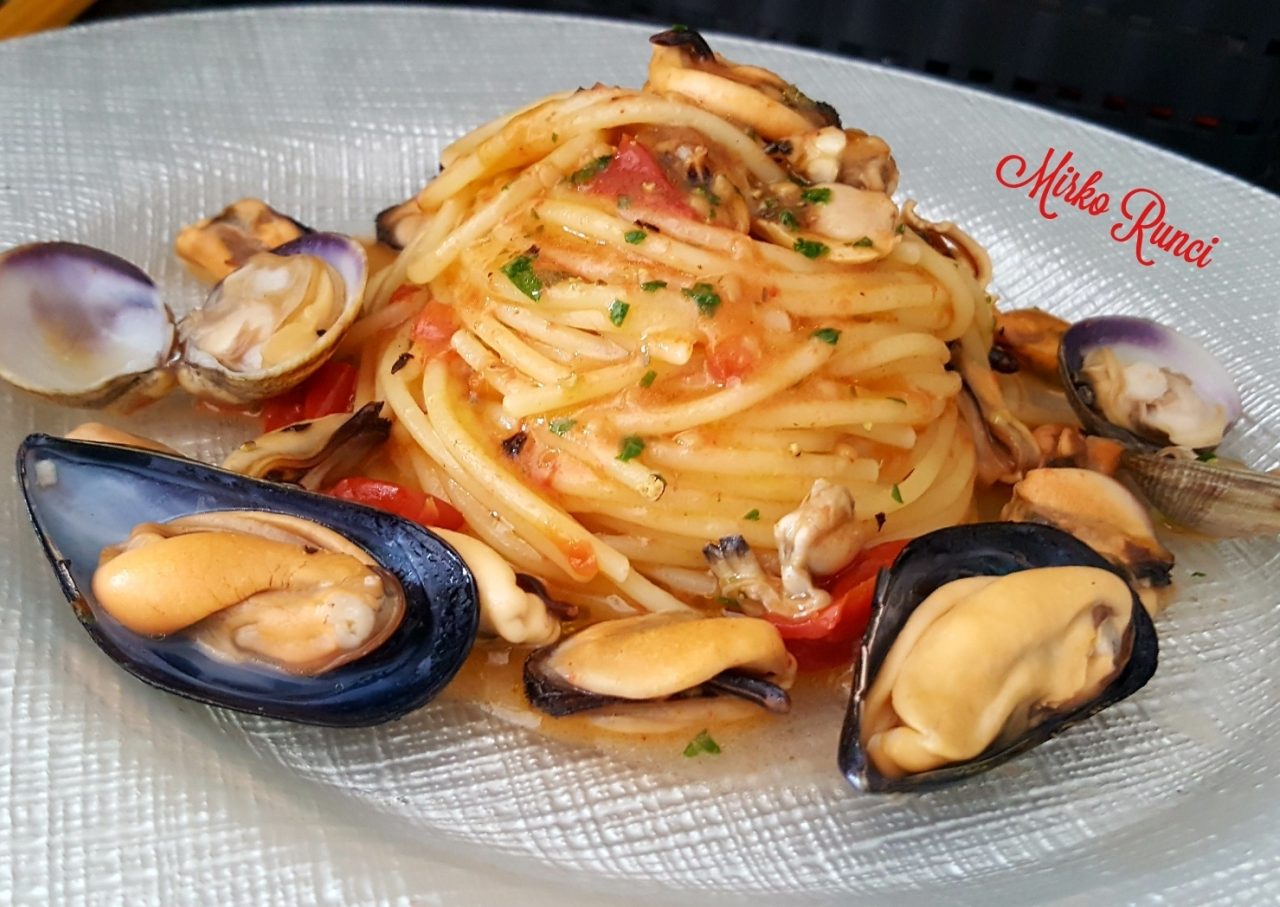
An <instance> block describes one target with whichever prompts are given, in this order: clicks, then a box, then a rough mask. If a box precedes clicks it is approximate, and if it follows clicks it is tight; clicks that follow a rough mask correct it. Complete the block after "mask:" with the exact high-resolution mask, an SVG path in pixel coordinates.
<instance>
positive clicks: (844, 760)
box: [838, 523, 1158, 793]
mask: <svg viewBox="0 0 1280 907" xmlns="http://www.w3.org/2000/svg"><path fill="white" fill-rule="evenodd" d="M1073 565H1078V566H1085V567H1097V568H1099V569H1102V570H1107V571H1110V572H1111V573H1114V574H1116V575H1117V576H1120V577H1121V578H1122V579H1123V578H1124V576H1123V574H1122V573H1120V571H1118V570H1117V569H1116V568H1115V567H1112V566H1111V565H1110V564H1108V563H1107V561H1106V560H1104V559H1103V558H1102V556H1101V555H1099V554H1098V553H1097V552H1096V551H1094V550H1093V549H1092V548H1090V547H1089V546H1088V545H1086V544H1084V543H1083V542H1081V541H1079V540H1078V539H1076V538H1074V537H1073V536H1070V535H1068V534H1067V533H1065V532H1062V531H1061V530H1058V529H1054V528H1053V527H1051V526H1041V525H1037V524H1032V523H977V524H973V525H968V526H953V527H950V528H947V529H939V530H937V531H936V532H930V533H928V534H927V535H923V536H921V537H920V538H918V539H915V540H914V541H912V542H911V543H909V544H908V545H907V546H906V547H905V548H903V549H902V553H901V554H899V555H898V557H897V560H895V561H894V562H893V566H892V567H891V568H890V569H889V570H887V571H885V570H882V571H881V572H880V576H879V579H878V580H877V582H876V591H875V598H874V600H873V604H872V608H873V612H872V616H871V623H870V624H869V625H868V627H867V631H866V633H865V635H864V636H863V639H862V645H861V647H860V649H859V657H858V664H857V669H856V672H855V675H854V687H853V694H852V696H851V697H850V700H849V710H848V713H847V714H846V717H845V723H844V727H843V729H842V730H841V733H840V749H839V753H838V761H839V764H840V770H841V771H842V772H843V773H844V776H845V778H847V779H848V781H849V783H850V784H851V785H853V787H854V788H855V789H856V790H858V791H861V792H864V793H885V792H893V791H903V792H917V791H926V790H930V789H933V788H938V787H942V786H945V785H948V784H952V783H954V782H957V781H962V780H964V779H965V778H969V777H972V776H973V775H976V774H979V773H981V772H984V771H987V770H988V769H991V768H994V767H995V766H997V765H1000V764H1001V763H1003V762H1008V761H1009V760H1010V759H1013V758H1014V757H1016V756H1019V755H1021V754H1022V753H1025V752H1026V751H1027V750H1029V749H1032V748H1033V747H1036V746H1039V745H1040V744H1041V743H1044V742H1045V741H1046V740H1048V739H1049V738H1050V737H1052V736H1054V735H1055V734H1057V733H1059V732H1060V731H1062V730H1064V729H1066V728H1068V727H1070V726H1071V725H1073V724H1076V723H1078V722H1080V721H1084V720H1085V719H1086V718H1088V717H1090V716H1091V715H1094V714H1096V713H1097V712H1099V711H1101V710H1102V709H1104V708H1106V707H1107V706H1110V705H1113V704H1115V703H1117V702H1119V701H1120V700H1122V699H1124V698H1126V697H1128V696H1131V695H1132V694H1133V693H1135V692H1137V691H1138V690H1139V689H1141V688H1142V687H1143V685H1145V684H1146V682H1147V681H1148V680H1150V679H1151V676H1152V675H1153V674H1155V671H1156V663H1157V659H1158V644H1157V641H1156V631H1155V627H1154V626H1153V625H1152V623H1151V618H1150V617H1149V616H1148V615H1147V612H1146V609H1145V608H1143V607H1142V604H1141V602H1139V601H1138V597H1137V595H1136V594H1134V595H1133V596H1132V598H1133V611H1132V626H1133V647H1132V650H1131V653H1130V656H1129V661H1128V663H1127V664H1126V665H1125V667H1124V669H1123V670H1122V671H1121V672H1120V674H1119V675H1118V676H1117V677H1116V678H1115V679H1114V680H1113V681H1112V682H1111V683H1110V684H1109V685H1108V686H1107V688H1106V689H1105V690H1104V691H1103V693H1102V695H1101V696H1099V697H1098V698H1097V699H1095V700H1093V701H1092V702H1089V703H1087V704H1085V705H1083V706H1081V707H1080V708H1078V709H1075V710H1074V711H1071V712H1067V713H1065V714H1062V715H1056V716H1053V717H1051V718H1049V719H1047V720H1045V721H1043V722H1042V723H1040V724H1039V725H1037V726H1036V727H1034V728H1032V729H1031V730H1030V731H1028V732H1027V733H1026V734H1025V735H1023V736H1022V737H1020V738H1019V739H1017V740H1016V741H1014V742H1013V743H1011V744H1009V745H1007V746H1004V747H1001V748H999V749H996V750H994V751H988V752H986V753H984V754H982V755H981V756H979V757H978V758H976V759H974V760H971V761H969V762H964V763H960V764H957V765H950V766H946V767H945V768H939V769H935V770H933V771H929V772H922V773H920V774H916V775H909V776H907V777H905V778H896V779H895V778H886V777H884V776H883V775H881V774H880V773H879V772H877V771H876V769H875V767H874V766H873V765H872V764H871V762H870V760H869V759H868V758H867V756H866V753H865V752H864V751H863V749H862V741H861V729H862V707H863V701H864V699H865V697H866V695H867V693H868V691H869V690H870V689H871V684H872V682H873V681H874V680H875V677H876V673H877V672H878V671H879V670H880V666H881V664H882V663H883V662H884V659H885V656H887V655H888V654H889V649H890V648H891V647H892V645H893V643H894V641H895V640H896V639H897V637H898V634H899V633H900V632H901V631H902V628H903V627H904V626H905V625H906V622H907V619H908V618H909V617H910V616H911V614H912V612H913V611H914V610H915V609H916V607H918V606H919V605H920V603H921V602H923V601H924V600H925V599H926V598H927V597H928V596H929V595H930V594H931V593H932V592H933V591H934V590H936V589H938V588H940V587H941V586H944V585H946V584H947V583H949V582H951V581H952V580H957V579H963V578H965V577H969V576H1003V575H1005V574H1008V573H1015V572H1017V571H1020V570H1030V569H1033V568H1037V567H1061V566H1073ZM1131 591H1132V590H1131Z"/></svg>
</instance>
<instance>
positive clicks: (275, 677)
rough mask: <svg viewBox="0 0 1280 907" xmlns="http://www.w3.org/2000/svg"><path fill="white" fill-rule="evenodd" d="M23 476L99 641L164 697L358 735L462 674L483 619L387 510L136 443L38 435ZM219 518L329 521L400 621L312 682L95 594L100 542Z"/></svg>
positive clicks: (466, 586)
mask: <svg viewBox="0 0 1280 907" xmlns="http://www.w3.org/2000/svg"><path fill="white" fill-rule="evenodd" d="M17 466H18V479H19V483H20V484H21V486H22V491H23V495H24V497H25V499H26V503H27V510H28V512H29V514H30V516H31V521H32V525H33V526H34V527H35V532H36V535H37V537H38V538H39V539H40V541H41V543H42V544H43V546H44V549H45V553H46V555H47V556H48V558H49V562H50V563H51V564H52V565H53V568H54V572H55V574H56V575H57V578H58V581H59V583H60V584H61V586H62V591H63V593H64V594H65V595H66V597H67V600H68V601H69V602H70V603H71V605H72V607H73V609H74V610H75V613H76V616H77V617H78V618H79V620H80V622H81V624H82V625H83V626H84V628H85V630H86V631H87V632H88V633H89V635H90V636H91V637H92V638H93V641H94V642H95V643H97V645H98V646H99V647H100V648H101V649H102V650H103V651H104V652H106V654H107V655H108V656H109V657H110V658H111V659H112V660H113V661H115V662H116V663H117V664H119V665H120V666H121V667H123V668H124V669H125V670H126V671H128V672H129V673H130V674H133V675H134V676H135V677H137V678H139V679H140V680H143V681H144V682H146V683H148V684H151V685H152V686H155V687H158V688H160V689H162V690H165V691H166V692H170V693H174V694H176V695H179V696H184V697H186V698H188V699H194V700H197V701H199V702H204V703H208V704H210V705H216V706H221V707H223V708H229V709H234V710H236V711H240V712H247V713H250V714H254V715H264V716H267V717H270V718H279V719H284V720H287V721H296V722H301V723H303V724H314V725H325V726H331V727H359V726H366V725H373V724H380V723H382V722H385V721H390V720H392V719H394V718H398V717H400V716H402V715H404V714H406V713H408V712H411V711H413V710H414V709H417V708H419V707H420V706H422V705H423V704H425V703H426V702H428V701H429V700H431V699H432V698H433V697H434V696H435V695H436V694H437V693H438V692H439V691H440V690H441V689H442V688H443V687H444V686H445V684H446V683H448V682H449V680H450V679H451V678H452V677H453V676H454V674H456V673H457V671H458V669H459V668H460V667H461V666H462V663H463V661H464V660H465V659H466V656H467V653H468V652H469V651H470V649H471V644H472V642H473V640H474V638H475V634H476V629H477V626H478V623H479V605H478V599H477V595H476V588H475V581H474V579H473V578H472V576H471V572H470V570H469V569H468V568H467V566H466V564H465V563H464V562H463V561H462V559H461V557H459V556H458V554H457V553H456V552H455V551H454V550H453V549H452V548H450V547H449V546H448V545H446V544H445V543H444V542H443V541H441V540H440V539H439V538H437V537H436V536H435V535H433V534H432V533H430V532H428V531H427V530H425V529H423V528H422V527H420V526H418V525H416V524H414V523H410V522H408V521H406V520H402V519H400V518H399V517H396V516H393V515H391V514H387V513H383V512H381V511H377V510H372V509H369V508H367V507H362V506H360V505H357V504H351V503H348V502H345V501H338V500H334V499H332V498H327V497H323V496H320V495H314V494H310V493H307V492H304V491H299V490H297V489H294V488H291V487H289V486H284V485H278V484H274V483H271V482H264V481H260V480H255V479H249V478H246V477H244V476H240V475H236V474H235V473H231V472H226V471H224V470H221V469H215V468H212V467H208V466H205V465H203V464H200V463H196V462H194V461H192V460H187V459H184V458H181V457H173V456H167V455H164V454H159V453H154V452H151V451H145V450H139V449H136V448H129V447H122V446H117V445H112V444H98V443H92V442H84V441H68V440H65V439H61V438H53V437H50V436H47V435H31V436H29V437H28V438H27V439H26V441H25V442H23V444H22V446H21V448H20V449H19V451H18V462H17ZM212 510H261V511H271V512H274V513H285V514H289V515H292V516H297V517H301V518H303V519H308V520H312V521H314V522H316V523H319V524H322V525H324V526H327V527H329V528H331V529H333V530H335V531H337V532H339V533H341V534H342V535H344V536H345V537H347V538H348V539H350V540H351V541H352V542H354V543H355V544H357V545H359V546H360V547H362V548H364V549H365V550H366V551H368V552H369V553H370V554H372V555H373V556H374V557H375V558H376V559H377V560H378V561H379V562H380V563H381V565H382V566H383V567H384V568H385V569H387V570H388V571H390V572H391V573H393V574H394V575H395V576H396V577H397V579H399V581H400V583H401V585H402V586H403V588H404V592H405V597H406V610H405V616H404V619H403V620H402V621H401V624H400V626H399V627H398V628H397V629H396V631H395V632H394V633H393V634H392V636H391V637H390V638H389V639H388V640H387V641H386V642H385V643H384V644H383V645H382V646H380V647H379V648H378V649H376V650H375V651H373V652H371V653H370V654H368V655H366V656H364V657H363V658H360V659H358V660H356V661H353V662H350V663H348V664H345V665H343V666H341V667H339V668H336V669H334V670H332V671H330V672H327V673H324V674H322V675H319V676H315V677H300V676H294V675H290V674H285V673H282V672H280V671H276V670H272V669H270V668H267V667H263V666H259V665H255V664H229V663H227V662H225V661H221V660H219V659H217V658H215V657H213V656H211V655H209V654H207V653H206V652H204V651H203V650H202V649H201V648H200V647H199V646H198V645H197V644H196V643H195V642H193V641H192V640H191V639H189V638H188V637H187V636H185V635H184V634H175V635H173V636H169V637H165V638H162V639H153V638H150V637H145V636H140V635H138V634H136V633H133V632H131V631H129V630H126V629H125V628H124V627H122V626H121V625H120V624H118V623H117V622H116V621H115V620H114V619H113V618H111V616H110V615H108V614H106V613H105V612H104V611H102V610H101V609H100V608H99V607H98V606H97V605H96V604H95V603H94V602H93V600H92V584H91V580H92V577H93V572H94V570H95V569H96V568H97V565H98V557H99V553H100V552H101V550H102V548H104V547H105V546H107V545H109V544H113V543H117V542H120V541H121V540H123V539H124V538H126V537H127V536H128V534H129V531H130V530H131V529H132V528H133V526H134V525H136V524H138V523H141V522H148V521H149V522H164V521H166V520H170V519H173V518H175V517H178V516H183V515H186V514H191V513H198V512H207V511H212Z"/></svg>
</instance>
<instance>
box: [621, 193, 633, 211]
mask: <svg viewBox="0 0 1280 907" xmlns="http://www.w3.org/2000/svg"><path fill="white" fill-rule="evenodd" d="M630 207H631V196H629V195H619V196H618V209H619V210H626V209H627V208H630Z"/></svg>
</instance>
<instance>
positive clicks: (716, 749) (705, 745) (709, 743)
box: [684, 730, 720, 759]
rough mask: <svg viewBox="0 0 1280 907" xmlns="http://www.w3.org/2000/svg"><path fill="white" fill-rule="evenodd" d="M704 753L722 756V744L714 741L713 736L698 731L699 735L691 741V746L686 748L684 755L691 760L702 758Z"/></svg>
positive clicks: (703, 731)
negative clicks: (695, 757) (696, 757)
mask: <svg viewBox="0 0 1280 907" xmlns="http://www.w3.org/2000/svg"><path fill="white" fill-rule="evenodd" d="M703 753H707V754H709V755H712V756H718V755H719V754H720V744H718V743H716V742H715V741H714V740H712V739H711V735H710V734H708V733H707V732H706V731H705V730H702V731H698V735H697V736H696V737H694V738H693V739H692V740H690V741H689V745H688V746H686V747H685V748H684V754H685V756H686V757H687V758H689V759H692V758H693V757H694V756H701V755H702V754H703Z"/></svg>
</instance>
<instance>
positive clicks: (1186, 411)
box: [1058, 316, 1242, 451]
mask: <svg viewBox="0 0 1280 907" xmlns="http://www.w3.org/2000/svg"><path fill="white" fill-rule="evenodd" d="M1058 366H1059V370H1060V372H1061V375H1062V383H1063V385H1064V386H1065V387H1066V390H1067V399H1068V400H1070V401H1071V405H1072V407H1073V408H1074V409H1075V411H1076V414H1077V415H1078V416H1079V417H1080V421H1081V423H1082V424H1083V425H1084V427H1085V429H1086V430H1087V431H1089V432H1090V433H1092V434H1096V435H1104V436H1106V437H1109V438H1114V439H1115V440H1117V441H1120V442H1121V443H1123V444H1125V445H1126V446H1127V447H1130V448H1133V449H1136V450H1145V451H1155V450H1159V449H1161V448H1164V447H1169V446H1177V447H1186V448H1193V449H1196V450H1209V449H1212V448H1214V447H1216V446H1217V445H1218V444H1219V443H1220V442H1221V441H1222V436H1223V434H1225V432H1226V431H1227V429H1228V428H1229V427H1230V426H1231V424H1232V423H1233V422H1235V421H1236V420H1237V419H1239V418H1240V414H1241V411H1242V407H1241V403H1240V394H1239V393H1238V392H1237V391H1236V387H1235V384H1234V383H1233V382H1232V380H1231V376H1230V375H1229V374H1228V373H1227V370H1226V369H1225V368H1223V367H1222V365H1221V364H1220V363H1219V362H1218V361H1217V360H1216V359H1214V358H1213V356H1212V355H1210V354H1209V352H1208V351H1207V350H1205V349H1204V347H1202V346H1200V345H1199V344H1198V343H1196V342H1195V341H1193V340H1190V339H1189V338H1187V337H1184V336H1182V335H1181V334H1179V333H1178V332H1177V331H1174V330H1173V329H1172V328H1168V327H1165V326H1164V325H1161V324H1159V323H1157V322H1154V321H1147V320H1146V319H1142V318H1128V317H1122V316H1111V317H1106V318H1087V319H1085V320H1084V321H1079V322H1076V323H1075V324H1073V325H1072V326H1071V327H1070V328H1069V329H1068V330H1067V331H1066V333H1064V334H1063V335H1062V342H1061V344H1060V346H1059V352H1058Z"/></svg>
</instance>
